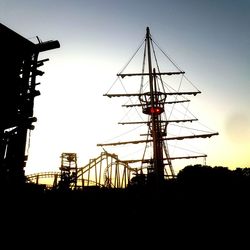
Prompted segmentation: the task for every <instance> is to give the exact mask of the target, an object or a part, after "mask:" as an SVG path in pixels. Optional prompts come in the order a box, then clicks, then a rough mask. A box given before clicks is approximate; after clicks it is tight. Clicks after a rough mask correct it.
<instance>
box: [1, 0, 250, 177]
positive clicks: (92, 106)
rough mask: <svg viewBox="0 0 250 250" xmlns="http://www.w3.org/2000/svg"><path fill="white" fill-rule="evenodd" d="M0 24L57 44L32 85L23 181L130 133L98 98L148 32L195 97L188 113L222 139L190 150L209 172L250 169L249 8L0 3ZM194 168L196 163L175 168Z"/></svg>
mask: <svg viewBox="0 0 250 250" xmlns="http://www.w3.org/2000/svg"><path fill="white" fill-rule="evenodd" d="M0 22H1V23H2V24H4V25H6V26H7V27H9V28H10V29H12V30H14V31H15V32H17V33H18V34H20V35H22V36H23V37H25V38H27V39H29V40H30V41H32V42H34V43H37V39H36V36H38V37H39V39H40V40H42V41H47V40H58V41H59V42H60V44H61V47H60V48H59V49H56V50H51V51H47V52H43V53H40V58H41V59H42V58H49V59H50V60H49V61H48V62H46V63H45V65H44V66H43V67H42V68H41V70H43V71H44V72H45V74H44V75H43V76H42V77H41V78H39V77H38V79H37V81H38V82H41V85H39V86H38V87H37V89H39V90H40V92H41V95H40V96H39V97H36V99H35V107H34V113H35V116H36V117H37V119H38V121H37V122H36V123H35V124H34V125H35V129H34V130H33V131H32V132H31V138H30V145H29V158H28V163H27V166H26V168H25V170H26V173H27V174H29V173H36V172H44V171H57V170H58V169H59V167H60V155H61V153H62V152H74V153H77V155H78V166H84V165H86V164H87V163H88V161H89V159H91V158H95V157H97V156H98V155H99V154H100V152H101V151H102V149H101V148H100V147H97V146H96V145H97V144H98V143H103V142H107V141H109V140H111V141H116V140H119V139H118V137H117V135H118V134H120V133H125V131H126V130H130V129H131V128H130V127H125V126H121V125H118V124H117V123H118V122H119V121H120V120H121V118H122V116H123V114H124V111H122V107H121V105H120V101H119V100H117V99H109V98H107V97H104V96H103V94H105V93H106V92H107V90H108V89H109V88H110V87H111V85H112V84H113V83H114V81H115V79H116V74H117V73H118V72H119V71H120V70H121V68H122V67H123V66H124V65H125V64H126V63H127V62H128V60H129V59H130V58H131V56H132V55H133V53H134V52H135V50H136V49H137V47H138V45H139V44H140V42H141V41H142V39H143V38H144V36H145V31H146V27H147V26H148V27H150V30H151V34H152V36H153V38H154V40H155V41H156V42H157V44H159V45H160V47H161V48H162V49H164V51H165V52H167V54H168V55H170V57H171V58H173V59H174V61H175V62H176V63H177V64H178V66H180V68H181V69H183V70H184V71H185V72H186V76H187V77H188V79H190V80H191V81H192V83H194V84H195V86H196V87H197V88H198V89H199V90H200V91H201V92H202V93H201V94H200V95H197V96H196V97H194V98H192V99H191V103H190V110H191V111H192V113H193V114H195V116H196V117H197V118H198V119H199V121H200V122H202V123H203V124H205V125H206V126H207V127H208V128H210V129H211V130H212V131H216V132H218V133H219V135H218V136H215V137H211V138H209V139H203V140H204V142H202V143H200V144H198V145H197V144H196V145H193V147H195V148H196V149H200V150H201V151H202V152H204V153H205V154H207V155H208V157H207V160H206V163H207V164H208V165H210V166H227V167H229V168H236V167H250V153H249V150H250V112H249V108H250V96H249V93H250V70H249V69H250V29H249V24H250V1H249V0H238V1H233V0H200V1H198V0H154V1H147V0H127V1H121V0H71V1H65V0H61V1H59V0H43V1H36V0H33V1H31V0H22V1H19V0H1V1H0ZM120 127H122V128H120ZM122 131H123V132H122ZM135 139H139V138H135ZM109 151H110V152H112V151H113V148H110V150H109ZM195 163H201V164H203V161H202V160H201V159H200V160H199V161H197V160H192V161H184V162H182V163H179V162H177V161H174V162H173V166H174V167H175V166H176V169H180V167H181V166H185V165H188V164H195Z"/></svg>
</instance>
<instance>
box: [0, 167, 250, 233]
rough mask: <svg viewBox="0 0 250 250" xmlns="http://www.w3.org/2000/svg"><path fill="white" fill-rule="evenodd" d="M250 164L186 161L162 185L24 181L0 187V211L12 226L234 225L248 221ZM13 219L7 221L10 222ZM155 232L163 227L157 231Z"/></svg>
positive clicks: (184, 229)
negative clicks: (77, 186) (60, 186)
mask: <svg viewBox="0 0 250 250" xmlns="http://www.w3.org/2000/svg"><path fill="white" fill-rule="evenodd" d="M249 194H250V169H249V168H244V169H236V170H229V169H228V168H225V167H213V168H212V167H208V166H201V165H195V166H187V167H186V168H184V169H183V170H181V171H180V172H179V174H178V175H177V178H176V179H175V180H169V181H166V183H164V185H163V186H162V189H161V190H155V189H154V188H152V187H149V186H143V185H142V186H140V185H132V186H130V187H128V188H126V189H103V188H98V187H96V188H92V189H86V190H54V191H53V190H46V189H44V188H43V187H42V186H41V187H39V186H37V185H32V184H27V186H25V187H24V188H21V189H19V190H6V189H5V190H4V189H2V192H1V204H2V215H4V216H6V217H5V218H8V222H9V223H10V224H9V225H13V224H12V223H14V224H15V225H16V223H17V225H16V226H17V227H22V226H23V225H27V224H28V225H33V227H34V228H37V227H40V226H45V227H46V225H47V226H48V229H49V228H50V229H51V228H52V227H55V228H56V230H58V231H60V232H61V231H63V230H68V229H69V228H70V227H76V226H77V227H78V226H79V225H80V227H81V228H82V230H84V229H86V228H92V229H93V228H100V227H102V228H107V229H108V228H109V229H111V228H112V229H113V230H115V228H119V229H122V228H123V229H124V228H129V230H130V231H131V232H132V231H137V230H139V231H144V230H145V231H147V229H148V226H149V225H150V228H154V227H155V228H158V227H159V226H161V227H162V228H163V230H169V229H170V228H171V229H172V230H177V231H176V233H183V232H190V231H189V230H190V227H192V230H193V232H196V233H197V232H200V230H204V229H207V228H208V227H212V230H213V231H216V230H219V231H220V230H222V231H223V230H229V229H230V230H232V231H234V230H235V229H236V228H235V227H232V225H235V224H236V225H237V226H238V227H239V228H238V229H237V230H239V229H242V228H243V227H246V228H248V227H249V225H248V223H249V211H250V210H249V199H250V196H249ZM11 222H12V223H11ZM160 232H163V231H162V230H160Z"/></svg>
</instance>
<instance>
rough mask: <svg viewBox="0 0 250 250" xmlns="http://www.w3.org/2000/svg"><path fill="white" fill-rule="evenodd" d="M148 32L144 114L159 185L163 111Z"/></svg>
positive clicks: (161, 175) (161, 177)
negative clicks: (148, 119)
mask: <svg viewBox="0 0 250 250" xmlns="http://www.w3.org/2000/svg"><path fill="white" fill-rule="evenodd" d="M150 42H151V36H150V30H149V27H147V32H146V44H147V52H148V72H149V89H150V103H148V104H147V107H146V112H145V111H144V113H146V114H148V115H150V116H151V124H152V131H151V136H152V139H153V166H152V167H153V170H154V175H155V176H154V177H155V179H156V182H158V183H160V182H162V181H163V180H164V164H163V152H162V149H163V147H162V143H163V140H162V133H161V129H160V125H161V123H159V115H160V114H161V113H162V112H163V111H164V107H160V106H159V103H158V98H157V89H156V72H155V69H153V71H152V62H151V49H150Z"/></svg>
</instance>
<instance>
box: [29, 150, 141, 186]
mask: <svg viewBox="0 0 250 250" xmlns="http://www.w3.org/2000/svg"><path fill="white" fill-rule="evenodd" d="M64 154H65V153H64ZM66 154H67V153H66ZM60 169H61V171H58V172H40V173H35V174H30V175H26V178H27V181H28V182H31V183H35V184H43V185H45V186H46V187H47V188H49V189H58V188H62V187H63V188H69V189H84V188H87V187H105V188H126V187H127V186H128V184H129V183H130V181H131V179H132V177H133V176H134V175H136V174H137V173H138V169H136V168H132V167H130V166H129V165H128V163H126V162H123V161H121V160H120V159H119V158H118V156H117V155H116V154H111V153H108V152H106V151H105V152H101V154H100V155H99V156H98V157H96V158H94V159H90V160H89V163H88V164H87V165H85V166H83V167H79V168H77V167H75V168H70V167H69V168H68V170H69V171H68V173H67V175H66V176H67V178H65V171H64V172H63V171H62V169H63V170H65V167H62V166H61V168H60Z"/></svg>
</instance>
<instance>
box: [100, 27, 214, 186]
mask: <svg viewBox="0 0 250 250" xmlns="http://www.w3.org/2000/svg"><path fill="white" fill-rule="evenodd" d="M140 53H141V57H142V60H141V62H140V63H137V61H136V58H137V57H139V54H140ZM157 53H158V54H157ZM159 55H160V57H161V58H163V59H164V60H165V61H166V62H167V64H166V65H168V68H167V70H166V71H165V70H164V71H162V70H161V68H162V66H160V61H159V59H158V56H159ZM141 57H140V58H141ZM132 61H136V63H135V64H133V65H132V66H131V64H132ZM138 65H140V67H141V68H140V71H139V70H137V69H138V67H137V66H138ZM130 70H131V71H130ZM136 70H137V71H136ZM131 79H134V80H131ZM125 80H128V81H129V83H128V84H129V86H130V88H131V89H132V91H131V90H128V88H127V85H125V84H124V83H123V81H125ZM115 85H119V86H122V88H121V90H120V92H116V91H117V90H116V88H115ZM200 93H201V91H199V90H198V89H197V88H196V87H195V86H194V84H192V82H191V81H189V80H188V78H187V77H186V76H185V72H184V71H183V70H181V68H180V67H178V66H177V64H176V63H175V62H174V61H173V60H172V59H171V58H170V57H169V56H168V55H167V54H166V53H165V52H164V51H163V50H162V49H161V48H160V47H159V45H158V44H157V43H156V42H155V41H154V39H153V38H152V35H151V33H150V29H149V27H147V28H146V35H145V37H144V38H143V41H142V43H141V44H140V46H139V47H138V49H137V50H136V52H135V53H134V54H133V56H132V58H131V59H130V60H129V61H128V63H127V64H126V65H125V67H124V68H123V69H122V70H121V71H120V72H119V73H118V74H117V79H116V81H115V82H114V84H113V85H112V86H111V88H110V89H109V90H108V92H107V93H105V94H104V96H106V97H109V98H113V97H120V98H126V99H127V101H126V103H125V104H123V105H122V106H123V107H124V108H127V109H128V110H129V111H130V110H132V109H135V110H136V113H137V114H138V116H139V117H140V120H137V121H136V120H131V118H130V120H127V121H122V122H119V124H121V125H136V126H138V127H142V126H143V129H145V128H147V130H146V132H144V133H141V134H140V136H141V137H142V139H140V140H138V139H135V138H134V137H133V138H132V139H131V140H124V141H119V142H107V143H100V144H97V146H100V147H102V148H103V149H104V150H105V151H106V149H107V147H113V146H124V145H125V146H126V148H128V147H130V145H131V146H132V145H144V146H143V150H142V152H141V155H140V156H139V157H138V158H137V159H122V158H120V159H121V160H122V161H124V162H126V163H127V164H129V165H131V166H132V165H133V164H137V166H136V168H137V169H138V175H140V176H144V177H145V181H146V183H162V182H163V181H164V180H165V179H169V178H174V177H175V176H176V173H175V171H174V167H173V163H172V162H173V161H174V160H182V159H194V158H206V157H207V155H206V154H204V153H196V152H195V151H193V150H192V148H190V147H189V149H188V150H187V152H188V153H186V154H181V155H176V152H175V151H177V150H176V149H180V148H182V147H181V146H179V147H178V146H177V144H176V143H172V144H171V142H173V141H174V142H179V141H184V140H189V139H196V138H210V137H212V136H215V135H218V133H217V132H213V131H211V130H210V129H203V128H200V127H199V126H198V127H196V128H191V127H190V126H186V125H184V124H187V123H189V124H190V123H192V125H193V124H194V123H195V122H197V121H198V119H197V118H196V117H195V116H194V115H193V114H192V113H191V112H190V111H189V102H190V99H189V98H190V96H196V95H197V94H200ZM175 111H177V112H178V114H179V115H178V116H175V115H174V112H175ZM127 113H128V112H127ZM127 117H128V116H127V115H126V118H127ZM170 148H174V149H173V150H171V149H170ZM107 151H109V150H107ZM124 151H127V150H126V149H124V148H123V152H124Z"/></svg>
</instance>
